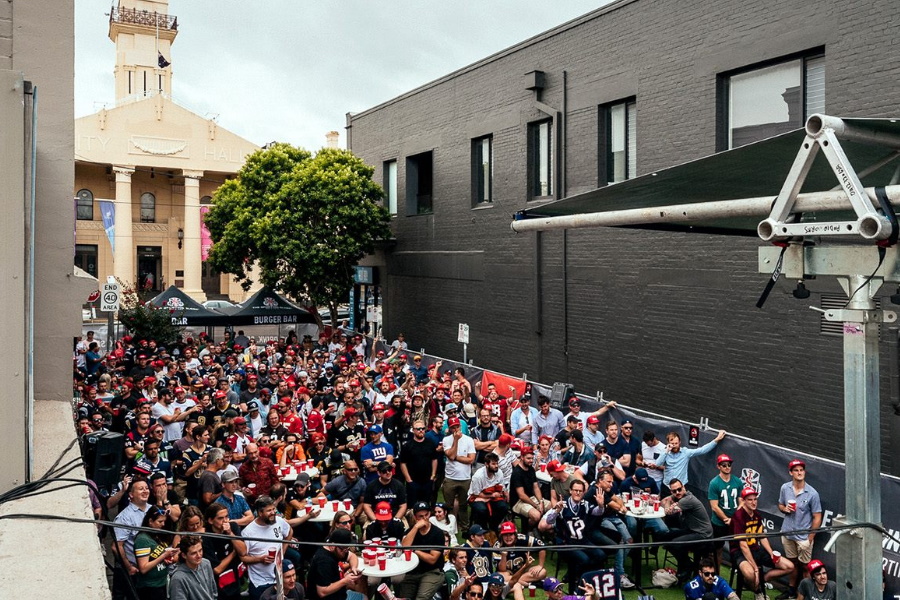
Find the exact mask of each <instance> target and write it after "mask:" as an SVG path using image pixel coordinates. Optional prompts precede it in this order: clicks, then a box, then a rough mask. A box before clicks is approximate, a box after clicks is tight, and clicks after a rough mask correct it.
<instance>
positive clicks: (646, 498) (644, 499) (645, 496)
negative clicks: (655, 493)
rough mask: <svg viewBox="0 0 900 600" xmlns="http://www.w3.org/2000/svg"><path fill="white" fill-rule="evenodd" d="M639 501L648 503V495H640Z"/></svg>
mask: <svg viewBox="0 0 900 600" xmlns="http://www.w3.org/2000/svg"><path fill="white" fill-rule="evenodd" d="M641 500H643V501H644V502H648V501H649V500H650V494H648V493H646V492H644V493H643V494H641Z"/></svg>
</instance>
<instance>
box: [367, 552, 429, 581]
mask: <svg viewBox="0 0 900 600" xmlns="http://www.w3.org/2000/svg"><path fill="white" fill-rule="evenodd" d="M398 552H399V556H398V557H397V558H389V559H388V560H387V563H386V564H385V568H384V570H381V569H379V568H378V563H377V562H376V563H375V564H374V565H365V563H364V562H363V558H362V556H360V557H359V560H360V565H365V566H363V567H362V569H361V571H362V574H363V575H365V576H366V577H369V578H372V577H377V578H379V579H381V578H384V577H396V576H397V575H404V574H406V573H409V572H410V571H412V570H413V569H415V568H416V567H417V566H419V557H418V555H416V553H415V552H413V553H412V555H411V556H410V559H409V560H406V558H404V556H403V551H402V550H399V551H398Z"/></svg>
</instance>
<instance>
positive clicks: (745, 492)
mask: <svg viewBox="0 0 900 600" xmlns="http://www.w3.org/2000/svg"><path fill="white" fill-rule="evenodd" d="M747 496H759V491H758V490H757V489H756V488H752V487H750V486H747V487H745V488H744V489H742V490H741V498H746V497H747Z"/></svg>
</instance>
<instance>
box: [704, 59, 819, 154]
mask: <svg viewBox="0 0 900 600" xmlns="http://www.w3.org/2000/svg"><path fill="white" fill-rule="evenodd" d="M719 89H720V102H721V109H722V115H723V118H722V121H721V127H720V139H719V149H720V150H727V149H730V148H737V147H739V146H743V145H744V144H749V143H750V142H756V141H759V140H762V139H765V138H769V137H772V136H775V135H778V134H781V133H785V132H787V131H792V130H794V129H799V128H801V127H803V125H804V124H805V123H806V118H807V117H808V116H809V115H811V114H814V113H817V112H823V111H824V110H825V55H824V53H823V52H822V51H821V50H817V51H812V52H809V53H806V54H803V55H799V56H793V57H789V58H787V59H780V60H778V61H770V62H768V63H765V64H762V65H756V66H753V67H750V68H746V69H742V70H740V71H735V72H731V73H727V74H724V75H722V76H721V77H720V88H719Z"/></svg>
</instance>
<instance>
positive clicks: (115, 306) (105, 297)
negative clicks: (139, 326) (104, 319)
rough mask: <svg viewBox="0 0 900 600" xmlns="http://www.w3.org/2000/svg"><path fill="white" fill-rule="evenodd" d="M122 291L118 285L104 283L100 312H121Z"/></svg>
mask: <svg viewBox="0 0 900 600" xmlns="http://www.w3.org/2000/svg"><path fill="white" fill-rule="evenodd" d="M120 291H121V290H120V289H119V284H118V283H104V284H103V289H102V290H100V310H102V311H105V312H115V311H117V310H119V299H120V297H121V294H120Z"/></svg>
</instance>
